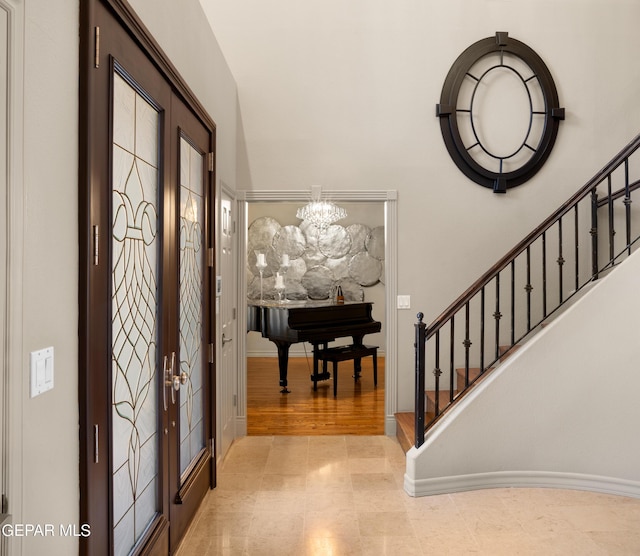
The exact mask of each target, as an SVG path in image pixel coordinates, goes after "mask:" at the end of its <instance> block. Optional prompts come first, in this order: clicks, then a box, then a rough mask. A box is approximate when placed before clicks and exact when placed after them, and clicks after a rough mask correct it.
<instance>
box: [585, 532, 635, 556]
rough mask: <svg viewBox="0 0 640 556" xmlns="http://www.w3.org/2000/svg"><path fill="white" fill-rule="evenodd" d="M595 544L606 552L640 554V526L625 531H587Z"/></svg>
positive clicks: (622, 554)
mask: <svg viewBox="0 0 640 556" xmlns="http://www.w3.org/2000/svg"><path fill="white" fill-rule="evenodd" d="M587 536H588V537H589V538H590V539H591V540H592V541H593V542H594V544H595V545H596V546H597V547H598V548H599V549H601V550H603V551H604V552H605V553H606V554H615V555H616V556H638V554H640V528H636V529H635V530H629V531H624V532H623V533H620V532H618V531H615V532H614V531H597V532H593V533H587Z"/></svg>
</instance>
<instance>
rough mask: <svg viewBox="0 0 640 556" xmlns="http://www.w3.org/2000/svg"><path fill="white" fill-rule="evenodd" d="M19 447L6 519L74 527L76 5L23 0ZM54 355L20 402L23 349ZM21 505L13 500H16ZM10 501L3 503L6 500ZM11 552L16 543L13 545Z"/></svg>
mask: <svg viewBox="0 0 640 556" xmlns="http://www.w3.org/2000/svg"><path fill="white" fill-rule="evenodd" d="M24 6H25V50H24V91H25V93H24V142H25V146H24V184H23V187H24V199H23V202H24V210H25V213H24V243H23V250H24V252H23V254H24V267H23V269H22V272H23V299H22V304H23V315H22V316H23V354H22V362H23V364H22V368H17V369H13V373H14V377H15V378H16V379H18V380H20V381H21V397H22V400H21V401H22V415H21V419H22V428H21V430H15V429H14V426H13V425H12V434H17V435H21V438H22V451H21V453H19V454H12V463H13V464H14V465H21V469H20V471H21V472H22V483H21V485H20V486H19V487H18V488H16V489H15V495H17V496H18V500H14V502H17V503H18V505H19V504H20V502H22V504H21V505H22V509H21V513H18V514H17V515H15V516H14V522H16V523H30V524H45V523H51V524H55V526H56V528H57V527H58V524H77V523H78V519H79V517H78V515H79V507H78V506H79V502H78V498H79V488H78V453H79V452H78V365H77V361H78V340H77V338H78V248H77V245H78V226H77V213H78V154H77V153H78V47H79V42H78V2H77V1H73V0H64V1H59V2H49V1H47V0H26V1H25V2H24ZM48 346H53V347H54V350H55V368H54V371H55V376H54V380H55V383H54V389H53V390H52V391H50V392H46V393H44V394H42V395H40V396H38V397H36V398H33V399H31V398H30V397H29V353H30V352H31V351H35V350H39V349H41V348H45V347H48ZM20 499H21V500H20ZM10 503H11V500H10ZM22 544H23V547H22V550H23V552H22V553H23V554H27V555H28V554H45V553H50V554H60V555H62V554H73V553H74V552H75V551H77V548H76V545H77V540H76V539H74V538H69V537H60V536H57V537H55V538H51V537H49V538H43V537H29V538H25V539H24V542H23V543H22ZM16 548H17V547H16Z"/></svg>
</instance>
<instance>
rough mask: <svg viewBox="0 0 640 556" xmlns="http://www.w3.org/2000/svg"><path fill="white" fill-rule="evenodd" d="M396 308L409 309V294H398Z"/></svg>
mask: <svg viewBox="0 0 640 556" xmlns="http://www.w3.org/2000/svg"><path fill="white" fill-rule="evenodd" d="M398 309H411V296H410V295H399V296H398Z"/></svg>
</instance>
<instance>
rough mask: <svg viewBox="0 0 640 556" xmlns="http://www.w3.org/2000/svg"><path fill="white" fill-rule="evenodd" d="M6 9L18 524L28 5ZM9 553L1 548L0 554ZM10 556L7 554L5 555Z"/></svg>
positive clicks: (10, 441)
mask: <svg viewBox="0 0 640 556" xmlns="http://www.w3.org/2000/svg"><path fill="white" fill-rule="evenodd" d="M0 9H2V10H4V11H5V12H6V13H7V16H8V34H9V37H8V64H7V104H6V110H7V135H6V140H7V153H6V155H7V171H6V176H5V179H6V184H7V191H6V206H5V209H6V219H7V220H6V221H7V228H6V231H7V249H6V261H2V262H3V263H6V265H3V268H5V269H6V270H5V272H6V274H5V276H4V278H5V288H4V291H3V292H1V294H2V295H3V296H4V298H5V304H4V309H5V310H4V313H5V314H4V315H2V316H3V318H4V319H5V324H6V328H5V334H4V337H3V338H1V339H0V341H2V342H4V346H5V357H4V360H3V361H2V368H1V370H2V372H3V376H2V380H4V383H5V384H4V386H5V388H4V392H3V394H4V399H3V400H2V404H1V405H2V410H3V412H4V413H3V419H2V421H3V426H4V429H5V430H4V434H3V441H4V445H3V446H2V458H3V462H2V470H3V476H2V478H1V479H2V491H3V492H4V493H6V495H7V498H8V500H9V513H10V514H11V516H12V521H13V522H14V523H20V522H21V521H22V519H21V516H22V484H23V476H22V434H21V430H22V403H23V398H24V396H25V392H27V388H28V381H27V380H26V379H25V378H24V376H23V375H24V373H23V368H24V365H23V363H24V358H23V353H22V349H23V345H22V341H23V339H22V319H23V293H22V280H23V271H22V269H23V259H24V232H23V227H24V186H23V181H24V168H23V148H24V147H23V145H24V123H23V120H24V2H22V1H20V0H0ZM2 548H5V549H6V547H4V546H3V547H0V549H2ZM9 551H10V552H6V553H7V554H8V553H11V554H19V553H21V539H20V538H19V537H15V538H12V539H11V542H10V547H9ZM3 554H5V552H3Z"/></svg>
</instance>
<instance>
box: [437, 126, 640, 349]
mask: <svg viewBox="0 0 640 556" xmlns="http://www.w3.org/2000/svg"><path fill="white" fill-rule="evenodd" d="M639 147H640V135H637V136H636V137H635V138H634V139H633V140H632V141H631V142H630V143H629V144H628V145H627V146H625V147H624V148H623V149H622V150H621V151H620V152H619V153H618V154H617V155H616V156H615V157H613V159H612V160H611V161H610V162H609V163H608V164H607V165H606V166H604V167H603V168H602V170H600V171H599V172H598V173H597V174H596V175H595V176H594V177H593V178H591V179H590V180H589V181H588V182H587V183H586V184H585V185H584V186H583V187H582V188H580V189H579V190H578V191H577V192H576V193H575V194H574V195H573V196H572V197H571V198H569V200H568V201H566V202H565V203H564V204H563V205H562V206H561V207H560V208H558V209H557V210H556V211H555V212H553V213H552V214H551V215H550V216H549V217H548V218H547V219H546V220H544V221H543V222H542V223H541V224H540V225H539V226H537V227H536V228H535V229H534V230H533V231H532V232H531V233H529V234H528V235H527V236H526V237H525V238H524V239H523V240H522V241H520V242H519V243H518V244H517V245H516V246H515V247H513V248H512V249H511V250H510V251H509V252H508V253H507V254H506V255H504V257H502V258H501V259H500V260H499V261H498V262H497V263H496V264H494V265H493V266H492V267H491V268H490V269H489V270H487V272H485V273H484V274H483V275H482V276H481V277H480V278H478V279H477V280H476V281H475V282H474V283H473V284H472V285H471V286H470V287H469V288H468V289H467V290H466V291H465V292H464V293H463V294H462V295H460V297H458V298H457V299H456V300H455V301H454V302H453V303H452V304H451V305H449V307H447V308H446V309H445V310H444V311H443V312H442V313H441V314H440V315H439V316H438V317H437V318H436V319H435V320H434V321H433V322H432V323H431V324H430V325H429V326H428V327H427V334H426V338H427V339H429V338H431V336H433V334H434V333H435V332H436V331H437V330H439V329H440V328H441V327H442V326H443V325H444V324H445V323H446V322H448V321H449V319H451V318H452V317H453V316H454V315H455V314H456V313H457V312H458V311H459V310H460V309H462V307H464V306H465V304H466V303H468V302H469V301H470V300H471V299H472V298H473V297H474V296H475V295H476V294H477V293H478V292H479V291H480V290H481V289H482V288H483V287H484V286H486V285H487V284H488V283H489V282H491V280H492V279H493V278H494V277H495V276H496V275H497V274H498V273H500V272H501V271H502V270H504V269H505V268H506V267H507V266H508V265H509V264H511V262H512V261H513V260H514V259H515V258H516V257H517V256H518V255H520V254H521V253H522V252H524V251H525V250H526V249H527V247H528V246H530V245H531V244H532V243H533V242H534V241H535V240H536V239H538V238H539V237H540V236H541V235H542V234H543V233H544V232H546V231H547V230H548V229H549V228H551V226H553V225H554V224H555V223H556V222H557V221H558V220H559V219H560V218H562V217H563V216H564V215H565V214H567V213H568V212H569V211H570V210H571V209H573V207H574V206H575V205H576V204H577V203H578V202H580V201H581V200H582V199H584V198H585V197H586V196H587V195H588V194H589V193H591V191H592V190H593V189H594V188H595V187H597V186H598V185H600V183H601V182H602V181H603V180H604V179H605V178H606V177H607V176H609V175H610V174H611V173H612V172H613V171H614V170H616V169H617V168H618V167H619V166H620V165H621V164H623V163H624V161H625V160H626V159H627V158H629V156H631V155H632V154H633V153H634V152H635V151H636V150H637V149H638V148H639ZM634 185H636V183H635V182H634Z"/></svg>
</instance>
